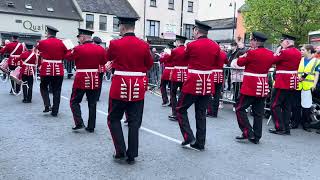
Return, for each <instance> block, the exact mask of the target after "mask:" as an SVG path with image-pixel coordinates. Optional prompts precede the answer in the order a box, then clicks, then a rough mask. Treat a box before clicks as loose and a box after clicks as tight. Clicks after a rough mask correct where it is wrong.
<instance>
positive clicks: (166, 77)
mask: <svg viewBox="0 0 320 180" xmlns="http://www.w3.org/2000/svg"><path fill="white" fill-rule="evenodd" d="M168 47H169V49H165V50H164V52H163V53H161V57H160V63H162V64H164V70H163V72H162V76H161V82H160V91H161V97H162V106H171V99H170V101H169V99H168V93H167V86H169V87H170V86H171V76H172V71H173V69H174V67H173V64H172V62H170V61H169V60H170V55H171V49H173V48H175V46H174V45H173V44H170V43H169V44H168ZM170 89H171V87H170Z"/></svg>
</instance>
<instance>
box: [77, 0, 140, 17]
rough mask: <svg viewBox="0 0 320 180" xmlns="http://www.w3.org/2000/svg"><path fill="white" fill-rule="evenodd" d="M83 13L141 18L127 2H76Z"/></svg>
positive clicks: (79, 0)
mask: <svg viewBox="0 0 320 180" xmlns="http://www.w3.org/2000/svg"><path fill="white" fill-rule="evenodd" d="M76 1H77V2H78V4H79V6H80V9H81V11H83V12H92V13H100V14H110V15H115V16H122V17H139V15H138V14H137V12H136V11H135V10H134V9H133V7H132V6H131V4H130V3H129V2H128V1H127V0H76Z"/></svg>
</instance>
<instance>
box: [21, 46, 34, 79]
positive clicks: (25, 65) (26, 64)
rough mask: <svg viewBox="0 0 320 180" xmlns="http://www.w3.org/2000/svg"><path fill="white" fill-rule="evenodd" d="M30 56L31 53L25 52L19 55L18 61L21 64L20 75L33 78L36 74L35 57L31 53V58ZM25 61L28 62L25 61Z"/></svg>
mask: <svg viewBox="0 0 320 180" xmlns="http://www.w3.org/2000/svg"><path fill="white" fill-rule="evenodd" d="M31 55H32V51H25V52H23V53H22V54H21V55H20V57H19V59H18V61H20V64H21V74H23V75H26V76H33V75H35V72H36V63H37V56H36V54H35V53H33V55H32V56H31ZM30 56H31V57H30ZM29 57H30V58H29ZM27 59H29V60H28V61H26V60H27Z"/></svg>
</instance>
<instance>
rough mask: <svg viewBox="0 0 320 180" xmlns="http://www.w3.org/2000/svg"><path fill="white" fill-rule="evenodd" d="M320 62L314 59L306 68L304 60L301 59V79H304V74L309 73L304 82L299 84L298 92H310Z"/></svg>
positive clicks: (299, 73)
mask: <svg viewBox="0 0 320 180" xmlns="http://www.w3.org/2000/svg"><path fill="white" fill-rule="evenodd" d="M319 62H320V61H319V60H318V59H316V58H313V59H311V60H310V62H309V63H308V64H307V66H306V67H305V66H304V58H302V59H301V61H300V65H299V69H298V75H299V77H302V76H303V74H304V73H307V74H308V76H307V77H306V78H305V79H304V80H303V81H302V82H299V86H298V90H305V91H308V90H310V89H311V88H312V87H313V84H314V76H315V72H316V71H315V68H316V67H317V66H318V65H319Z"/></svg>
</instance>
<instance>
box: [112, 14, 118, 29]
mask: <svg viewBox="0 0 320 180" xmlns="http://www.w3.org/2000/svg"><path fill="white" fill-rule="evenodd" d="M113 32H119V19H118V18H117V17H113Z"/></svg>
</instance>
